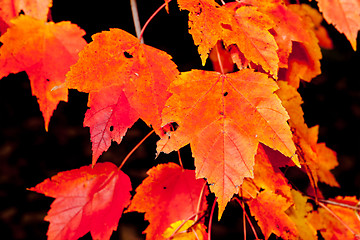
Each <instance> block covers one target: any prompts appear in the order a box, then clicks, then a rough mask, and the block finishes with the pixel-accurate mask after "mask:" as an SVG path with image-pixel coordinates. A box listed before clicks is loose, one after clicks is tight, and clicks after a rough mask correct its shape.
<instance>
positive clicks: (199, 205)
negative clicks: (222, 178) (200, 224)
mask: <svg viewBox="0 0 360 240" xmlns="http://www.w3.org/2000/svg"><path fill="white" fill-rule="evenodd" d="M206 185H207V184H206V181H205V182H204V185H203V187H202V188H201V192H200V196H199V200H198V204H197V208H196V212H200V208H201V203H202V198H203V195H204V191H205V187H206ZM198 219H199V215H196V217H195V220H194V221H195V222H196V221H197V220H198Z"/></svg>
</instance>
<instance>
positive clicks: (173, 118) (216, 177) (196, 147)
mask: <svg viewBox="0 0 360 240" xmlns="http://www.w3.org/2000/svg"><path fill="white" fill-rule="evenodd" d="M275 90H277V85H276V83H275V82H274V81H273V80H271V79H269V78H268V76H267V75H266V74H263V73H256V72H254V71H253V70H251V69H244V70H241V71H238V72H235V73H230V74H220V73H217V72H208V71H202V70H192V71H190V72H185V73H181V75H179V77H178V78H177V79H176V81H174V82H173V83H172V84H171V85H170V87H169V91H170V92H172V93H173V95H172V96H171V97H170V98H169V99H168V101H167V103H166V107H165V108H164V111H163V113H162V118H163V121H164V123H166V122H176V123H177V124H178V125H179V127H178V129H177V130H176V131H175V132H173V133H171V136H170V138H169V139H165V138H163V139H161V140H160V141H158V148H157V149H158V152H159V151H163V152H166V153H168V152H171V151H173V150H178V149H179V148H181V147H183V146H185V145H186V144H188V143H190V146H191V149H192V152H193V156H194V158H195V166H196V176H197V178H203V177H204V178H206V179H207V181H208V182H209V183H211V184H212V185H211V186H210V189H211V190H212V191H213V192H214V193H215V195H216V196H217V197H218V201H219V213H220V214H219V218H220V217H221V215H222V212H223V211H224V209H225V206H226V204H227V202H228V201H229V200H230V199H231V197H232V196H233V194H234V193H237V192H238V190H237V187H238V186H240V185H241V184H242V182H243V178H244V177H253V166H254V156H255V154H256V151H257V148H258V144H259V142H262V143H264V144H265V145H267V146H269V147H271V148H273V149H275V150H279V151H280V152H281V153H283V154H284V155H286V156H288V157H293V161H294V162H295V163H298V162H297V157H296V155H295V146H294V143H293V142H292V140H291V138H292V134H291V132H290V128H289V126H288V125H287V122H286V121H287V119H288V118H289V117H288V115H287V113H286V111H285V109H284V108H283V107H282V106H281V102H280V100H279V99H278V97H277V96H276V95H275V94H273V92H274V91H275Z"/></svg>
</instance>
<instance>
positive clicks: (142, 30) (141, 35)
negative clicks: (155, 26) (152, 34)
mask: <svg viewBox="0 0 360 240" xmlns="http://www.w3.org/2000/svg"><path fill="white" fill-rule="evenodd" d="M169 2H171V0H168V1H165V3H164V4H163V5H161V6H160V7H159V8H158V9H157V10H156V11H155V12H154V13H153V14H152V15H151V16H150V17H149V19H148V20H147V21H146V23H145V24H144V26H143V28H142V29H141V32H140V36H139V37H138V38H139V39H142V38H143V35H144V31H145V29H146V27H147V25H149V23H150V22H151V20H152V19H153V18H154V17H155V16H156V14H158V12H160V10H161V9H163V8H164V7H166V5H167V4H169Z"/></svg>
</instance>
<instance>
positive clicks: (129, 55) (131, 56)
mask: <svg viewBox="0 0 360 240" xmlns="http://www.w3.org/2000/svg"><path fill="white" fill-rule="evenodd" d="M124 56H125V57H126V58H133V55H131V54H130V53H128V52H124Z"/></svg>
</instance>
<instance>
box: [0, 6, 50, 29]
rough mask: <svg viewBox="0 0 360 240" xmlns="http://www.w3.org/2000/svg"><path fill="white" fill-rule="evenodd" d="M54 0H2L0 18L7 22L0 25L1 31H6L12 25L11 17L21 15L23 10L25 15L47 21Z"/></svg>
mask: <svg viewBox="0 0 360 240" xmlns="http://www.w3.org/2000/svg"><path fill="white" fill-rule="evenodd" d="M51 6H52V0H0V20H2V21H3V22H4V23H5V24H4V25H3V26H2V27H0V33H4V32H5V31H6V29H7V28H8V27H9V25H11V24H12V23H11V22H10V20H11V19H13V18H15V17H17V16H19V13H20V12H21V11H23V12H24V14H25V15H27V16H30V17H33V18H36V19H38V20H42V21H43V22H46V20H47V16H48V12H49V8H51Z"/></svg>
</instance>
